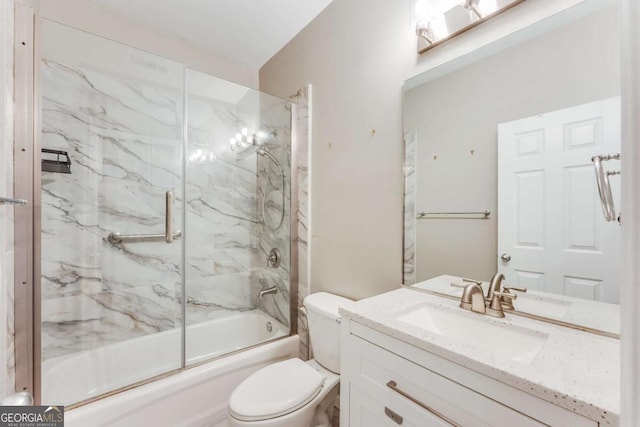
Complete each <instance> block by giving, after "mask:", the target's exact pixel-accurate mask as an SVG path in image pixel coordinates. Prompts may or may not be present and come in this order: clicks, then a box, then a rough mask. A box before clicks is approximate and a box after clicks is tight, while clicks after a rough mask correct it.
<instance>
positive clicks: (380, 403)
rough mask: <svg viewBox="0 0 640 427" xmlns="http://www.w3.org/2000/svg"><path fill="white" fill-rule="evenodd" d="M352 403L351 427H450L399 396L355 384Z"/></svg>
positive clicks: (350, 388)
mask: <svg viewBox="0 0 640 427" xmlns="http://www.w3.org/2000/svg"><path fill="white" fill-rule="evenodd" d="M365 390H366V391H365ZM349 402H350V408H349V426H350V427H397V426H402V427H451V424H450V423H447V422H446V421H444V420H442V419H440V418H438V417H437V416H434V415H432V414H429V413H427V412H425V411H424V410H423V409H422V408H419V407H416V406H415V405H411V404H410V403H408V402H406V401H403V400H401V399H400V398H398V397H396V396H388V395H386V394H384V393H380V392H379V391H376V390H375V389H371V388H369V389H363V388H361V387H359V386H357V385H355V384H353V383H352V384H351V385H350V387H349Z"/></svg>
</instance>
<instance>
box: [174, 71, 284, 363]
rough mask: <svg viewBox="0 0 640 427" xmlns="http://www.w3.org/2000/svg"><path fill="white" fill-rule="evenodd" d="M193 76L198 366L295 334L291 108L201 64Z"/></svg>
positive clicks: (189, 300)
mask: <svg viewBox="0 0 640 427" xmlns="http://www.w3.org/2000/svg"><path fill="white" fill-rule="evenodd" d="M186 80H187V88H188V89H187V162H186V195H185V199H186V212H185V215H186V228H187V230H186V231H187V233H186V236H187V237H186V242H185V263H186V266H185V268H186V286H185V293H186V313H185V316H186V319H185V320H186V347H185V350H186V363H187V364H188V365H190V364H195V363H198V362H201V361H204V360H207V359H211V358H214V357H217V356H220V355H223V354H225V353H229V352H232V351H236V350H239V349H242V348H246V347H250V346H253V345H256V344H258V343H260V342H263V341H267V340H270V339H274V338H278V337H281V336H286V335H288V334H289V265H290V264H289V258H290V255H289V246H290V245H289V238H290V220H289V219H290V205H291V203H290V181H291V180H290V176H291V173H290V169H291V166H290V165H291V108H290V103H289V102H287V101H284V100H281V99H278V98H275V97H272V96H269V95H266V94H263V93H260V92H258V91H255V90H252V89H249V88H246V87H244V86H240V85H237V84H234V83H231V82H228V81H225V80H222V79H219V78H216V77H213V76H210V75H206V74H203V73H199V72H196V71H193V70H187V79H186ZM272 249H276V250H277V252H278V253H279V259H278V262H277V263H274V265H269V266H267V261H266V260H267V256H268V254H269V253H270V252H271V250H272ZM261 291H269V292H267V293H266V294H263V296H262V297H260V292H261Z"/></svg>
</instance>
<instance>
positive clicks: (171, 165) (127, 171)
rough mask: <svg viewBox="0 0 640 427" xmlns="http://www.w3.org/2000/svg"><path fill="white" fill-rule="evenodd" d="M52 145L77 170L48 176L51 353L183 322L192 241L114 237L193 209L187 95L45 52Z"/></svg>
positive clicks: (45, 228) (45, 298)
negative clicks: (186, 153) (168, 202)
mask: <svg viewBox="0 0 640 427" xmlns="http://www.w3.org/2000/svg"><path fill="white" fill-rule="evenodd" d="M42 71H43V72H42V75H43V85H42V87H43V115H42V116H43V117H42V120H43V131H42V147H43V148H49V149H55V150H63V151H67V152H68V153H69V156H70V159H71V161H72V166H71V172H72V173H71V174H62V173H51V172H43V173H42V353H43V354H42V356H43V359H44V360H47V359H50V358H53V357H56V356H60V355H63V354H66V353H71V352H76V351H79V350H86V349H89V348H95V347H99V346H102V345H105V344H108V343H112V342H117V341H122V340H125V339H129V338H133V337H137V336H140V335H145V334H149V333H155V332H159V331H163V330H167V329H171V328H174V327H176V326H179V322H180V306H179V302H180V298H181V296H180V292H181V281H182V278H181V250H180V246H181V245H180V243H179V242H177V243H174V244H172V245H167V244H165V243H163V242H162V243H160V242H158V243H156V242H146V243H135V244H116V245H112V244H110V243H108V242H107V240H106V237H107V235H108V234H109V233H111V232H114V231H119V232H122V233H124V234H156V233H162V232H163V230H164V219H165V213H164V197H165V192H166V191H168V190H173V191H174V192H175V195H176V199H177V202H176V204H175V206H176V211H175V212H176V227H179V221H180V218H182V212H181V209H180V203H179V201H180V200H182V194H181V188H182V186H181V174H182V166H181V158H182V142H181V141H182V116H181V114H182V93H181V91H180V90H176V91H171V90H169V89H161V88H159V87H156V86H153V85H147V84H145V83H143V82H140V81H132V80H127V79H123V78H121V77H118V76H116V75H113V74H105V73H102V72H99V71H94V70H88V69H81V68H76V67H70V66H67V65H64V64H61V63H57V62H55V61H53V60H51V59H47V58H45V59H44V60H43V70H42Z"/></svg>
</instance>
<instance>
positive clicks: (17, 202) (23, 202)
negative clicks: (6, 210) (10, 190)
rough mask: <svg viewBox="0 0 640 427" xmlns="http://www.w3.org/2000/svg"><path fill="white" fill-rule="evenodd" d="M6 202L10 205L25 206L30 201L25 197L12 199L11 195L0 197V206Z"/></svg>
mask: <svg viewBox="0 0 640 427" xmlns="http://www.w3.org/2000/svg"><path fill="white" fill-rule="evenodd" d="M5 203H6V204H9V205H18V206H24V205H26V204H27V203H29V202H28V201H26V200H24V199H11V198H9V197H0V206H2V205H4V204H5Z"/></svg>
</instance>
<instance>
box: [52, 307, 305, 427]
mask: <svg viewBox="0 0 640 427" xmlns="http://www.w3.org/2000/svg"><path fill="white" fill-rule="evenodd" d="M267 322H269V323H270V324H271V331H268V330H267ZM286 334H287V331H286V329H285V328H284V326H283V325H281V324H280V323H279V322H277V321H276V320H275V319H273V318H271V317H269V316H268V315H267V314H265V313H263V312H261V311H258V310H254V311H250V312H244V313H238V314H233V315H231V316H228V317H224V318H221V319H216V320H211V321H207V322H203V323H199V324H196V325H191V326H188V327H187V354H186V358H187V363H188V364H193V363H198V362H201V361H204V360H206V359H209V358H212V357H215V356H217V355H222V354H224V353H228V352H231V351H235V350H239V349H242V348H245V347H247V346H250V345H254V344H256V343H259V342H263V341H268V340H273V339H275V338H278V337H284V336H285V335H286ZM297 346H298V337H297V336H296V337H290V338H283V339H280V340H276V341H273V342H271V343H265V344H263V345H261V346H258V347H256V348H253V349H250V350H246V351H243V352H239V353H237V354H234V355H231V356H229V357H224V358H220V359H218V360H216V361H213V362H211V363H206V364H204V365H201V366H198V367H195V368H192V369H188V370H186V371H184V372H181V373H178V374H176V375H172V376H169V377H167V378H164V379H161V380H158V381H154V382H152V383H149V384H145V385H143V386H140V387H137V388H135V389H132V390H128V391H125V392H122V393H120V394H117V395H114V396H112V397H108V398H105V399H102V400H99V401H97V402H94V403H91V404H88V405H85V406H82V407H80V408H77V409H74V410H71V411H68V412H67V414H65V415H66V417H65V418H66V421H67V423H68V424H67V425H69V426H73V425H77V426H83V427H84V426H99V425H100V426H102V425H104V426H107V425H108V426H114V425H121V426H129V425H131V426H145V425H167V426H174V425H175V426H180V425H184V426H191V425H198V426H199V425H207V426H209V425H214V424H211V422H216V420H218V418H220V419H223V418H224V413H226V402H227V399H228V397H229V395H230V393H231V391H232V390H233V388H235V386H236V385H237V384H239V383H240V382H241V381H242V380H243V379H244V378H246V377H247V376H248V375H250V374H251V373H252V372H254V371H255V370H257V369H259V368H260V367H262V366H265V365H266V364H268V363H272V362H273V361H276V360H281V359H285V358H289V357H295V356H297V354H298V347H297ZM123 361H124V363H123ZM42 366H43V373H42V402H43V404H54V403H56V404H69V403H72V402H78V401H80V400H85V399H87V398H90V397H95V396H99V395H100V394H103V393H105V392H108V391H110V390H113V389H116V388H119V387H123V386H126V385H128V384H131V383H133V382H136V381H140V380H144V379H146V378H149V377H153V376H155V375H158V374H161V373H164V372H167V371H170V370H173V369H177V368H178V367H179V366H180V330H179V329H174V330H170V331H165V332H162V333H158V334H153V335H148V336H145V337H142V338H136V339H132V340H128V341H124V342H121V343H117V344H112V345H108V346H105V347H102V348H99V349H94V350H89V351H84V352H81V353H76V354H72V355H69V356H63V357H59V358H55V359H51V360H48V361H45V362H44V363H43V365H42ZM151 409H153V410H151ZM176 417H177V418H176ZM150 420H155V421H154V422H151V421H150ZM202 420H206V421H207V422H206V424H202V423H201V421H202ZM147 421H149V422H148V423H147ZM203 422H204V421H203Z"/></svg>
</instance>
